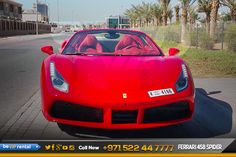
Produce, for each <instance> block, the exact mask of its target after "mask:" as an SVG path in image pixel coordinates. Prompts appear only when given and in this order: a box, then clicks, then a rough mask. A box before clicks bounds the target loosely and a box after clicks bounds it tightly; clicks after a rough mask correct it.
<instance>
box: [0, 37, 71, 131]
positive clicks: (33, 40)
mask: <svg viewBox="0 0 236 157" xmlns="http://www.w3.org/2000/svg"><path fill="white" fill-rule="evenodd" d="M69 35H70V34H61V35H54V36H52V35H40V37H38V38H37V37H34V36H19V37H10V38H4V39H3V38H0V76H1V77H0V87H1V88H0V108H1V109H0V128H1V127H2V126H3V125H4V124H5V123H6V122H7V121H8V120H9V119H10V118H11V117H12V115H13V114H14V113H16V112H17V111H18V110H19V109H20V108H21V107H22V106H23V105H24V104H25V103H26V102H27V100H28V99H29V98H30V97H31V96H32V95H33V94H34V93H35V92H36V91H37V90H38V89H39V80H40V67H41V62H42V60H43V59H44V58H45V57H46V56H47V55H45V54H43V53H41V51H40V47H42V46H44V45H53V46H55V49H58V44H57V43H58V42H61V41H63V40H64V39H65V38H68V36H69Z"/></svg>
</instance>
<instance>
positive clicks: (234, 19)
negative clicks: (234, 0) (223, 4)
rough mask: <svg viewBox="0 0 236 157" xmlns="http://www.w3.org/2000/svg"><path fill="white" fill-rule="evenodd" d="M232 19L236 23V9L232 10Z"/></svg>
mask: <svg viewBox="0 0 236 157" xmlns="http://www.w3.org/2000/svg"><path fill="white" fill-rule="evenodd" d="M231 19H232V21H233V22H235V23H236V9H232V10H231Z"/></svg>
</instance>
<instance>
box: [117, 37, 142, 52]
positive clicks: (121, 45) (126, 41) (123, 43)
mask: <svg viewBox="0 0 236 157" xmlns="http://www.w3.org/2000/svg"><path fill="white" fill-rule="evenodd" d="M128 47H139V43H138V42H137V41H136V40H135V39H134V38H133V37H132V36H131V35H125V36H124V37H123V38H122V39H121V40H120V41H119V42H118V44H117V45H116V48H115V51H119V50H123V49H125V48H128Z"/></svg>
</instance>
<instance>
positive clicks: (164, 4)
mask: <svg viewBox="0 0 236 157" xmlns="http://www.w3.org/2000/svg"><path fill="white" fill-rule="evenodd" d="M170 1H171V0H159V3H160V5H161V8H162V16H163V20H164V21H163V22H164V25H165V26H166V25H167V20H168V8H169V5H170Z"/></svg>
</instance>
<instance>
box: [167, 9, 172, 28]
mask: <svg viewBox="0 0 236 157" xmlns="http://www.w3.org/2000/svg"><path fill="white" fill-rule="evenodd" d="M167 15H168V18H169V20H170V24H171V21H172V18H173V16H174V15H173V10H172V9H171V8H168V14H167Z"/></svg>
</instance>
